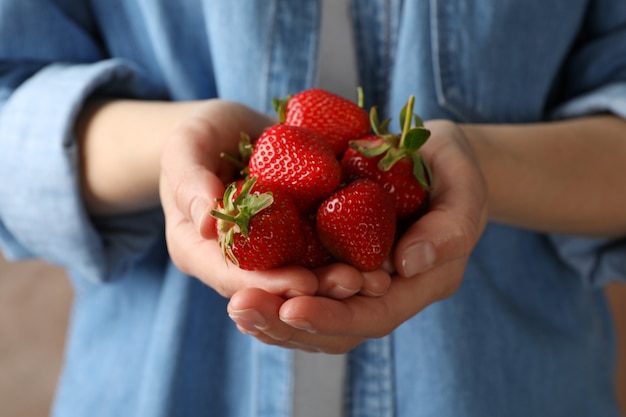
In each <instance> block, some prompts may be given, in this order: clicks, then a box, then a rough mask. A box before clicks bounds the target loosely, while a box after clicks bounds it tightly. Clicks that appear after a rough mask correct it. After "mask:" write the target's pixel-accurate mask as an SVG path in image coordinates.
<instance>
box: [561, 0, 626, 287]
mask: <svg viewBox="0 0 626 417" xmlns="http://www.w3.org/2000/svg"><path fill="white" fill-rule="evenodd" d="M591 3H592V4H593V7H591V8H590V10H589V13H588V19H587V22H586V24H585V28H584V31H583V33H582V38H581V39H582V40H581V42H580V45H579V47H577V48H575V51H574V53H573V54H572V57H571V59H570V60H569V61H568V63H567V66H566V68H565V73H564V79H563V86H564V87H563V90H564V96H565V100H564V101H563V102H562V103H560V105H559V106H558V107H557V108H556V109H555V111H554V112H553V114H552V116H553V117H554V118H555V119H565V118H572V117H580V116H585V115H591V114H602V113H604V114H606V113H610V114H614V115H616V116H619V117H622V118H625V119H626V2H624V1H623V0H599V1H594V2H591ZM624 140H626V132H624ZM607 152H610V149H607ZM625 162H626V161H625ZM618 192H619V191H618ZM623 192H626V188H625V189H624V190H623ZM550 239H551V241H552V242H553V244H554V246H555V248H556V251H557V253H558V254H559V256H560V257H561V258H562V259H563V261H564V262H565V263H567V264H568V265H569V266H571V267H572V268H574V269H575V270H576V271H577V272H578V273H579V274H580V276H581V277H582V279H583V281H584V282H585V284H587V285H590V286H594V287H596V286H602V285H605V284H607V283H609V282H612V281H626V237H623V238H614V239H608V238H607V239H602V238H584V237H576V236H564V235H552V236H550Z"/></svg>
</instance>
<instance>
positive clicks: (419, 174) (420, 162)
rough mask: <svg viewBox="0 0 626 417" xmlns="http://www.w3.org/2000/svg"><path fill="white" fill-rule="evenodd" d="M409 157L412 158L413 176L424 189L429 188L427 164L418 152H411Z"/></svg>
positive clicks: (429, 175) (429, 176)
mask: <svg viewBox="0 0 626 417" xmlns="http://www.w3.org/2000/svg"><path fill="white" fill-rule="evenodd" d="M411 159H412V160H413V176H414V177H415V179H416V180H417V182H418V183H419V185H420V186H421V187H422V188H423V189H424V190H426V191H428V190H430V178H431V174H430V168H429V167H428V164H427V163H426V161H424V159H423V158H422V155H420V153H419V152H413V153H412V154H411Z"/></svg>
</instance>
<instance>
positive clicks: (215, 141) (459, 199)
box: [159, 100, 487, 353]
mask: <svg viewBox="0 0 626 417" xmlns="http://www.w3.org/2000/svg"><path fill="white" fill-rule="evenodd" d="M273 123H275V120H273V119H271V118H268V117H267V116H264V115H262V114H259V113H257V112H255V111H253V110H251V109H249V108H247V107H245V106H243V105H241V104H237V103H233V102H227V101H222V100H210V101H207V102H203V103H202V104H200V105H199V106H198V108H197V109H196V110H195V111H194V112H193V113H192V114H191V115H190V116H189V117H188V118H187V119H186V120H185V121H184V122H183V123H182V124H181V125H180V126H179V127H178V128H177V129H176V131H175V132H174V133H173V134H172V135H171V137H170V138H169V139H168V141H167V142H166V144H165V147H164V150H163V153H162V160H161V177H160V182H159V184H160V196H161V203H162V206H163V210H164V213H165V217H166V237H167V243H168V248H169V251H170V255H171V258H172V260H173V262H174V263H175V264H176V265H177V266H178V267H179V268H180V269H181V270H182V271H183V272H185V273H187V274H189V275H193V276H195V277H197V278H198V279H200V280H202V281H203V282H205V283H206V284H207V285H209V286H211V287H212V288H214V289H215V290H216V291H218V292H219V293H220V294H221V295H223V296H224V297H227V298H229V299H230V302H229V304H228V313H229V315H230V317H231V318H232V319H233V321H234V322H235V323H236V325H237V327H238V328H239V329H240V330H241V331H242V332H244V333H248V334H251V335H253V336H254V337H256V338H257V339H259V340H260V341H262V342H265V343H268V344H272V345H280V346H283V347H287V348H298V349H302V350H307V351H320V352H326V353H344V352H347V351H349V350H350V349H352V348H354V347H355V346H357V345H358V344H359V343H361V342H362V341H364V340H366V339H368V338H372V337H382V336H385V335H387V334H389V333H391V332H392V331H393V330H394V329H395V328H396V327H398V326H399V325H400V324H402V323H403V322H405V321H406V320H408V319H410V318H411V317H413V316H414V315H415V314H417V313H418V312H419V311H421V310H422V309H424V308H425V307H427V306H428V305H429V304H431V303H433V302H435V301H438V300H441V299H443V298H445V297H448V296H450V295H451V294H452V293H454V291H455V290H456V289H457V288H458V286H459V285H460V283H461V280H462V276H463V272H464V269H465V265H466V263H467V260H468V258H469V255H470V253H471V250H472V249H473V247H474V245H475V244H476V242H477V240H478V238H479V236H480V234H481V233H482V230H483V228H484V226H485V223H486V219H487V209H486V185H485V182H484V179H483V177H482V174H481V171H480V169H479V167H478V163H477V159H476V157H475V155H474V153H473V150H472V148H471V146H470V144H469V142H468V140H467V138H466V137H465V135H464V134H463V131H462V129H461V128H460V127H459V126H457V125H455V124H454V123H451V122H447V121H432V122H429V123H427V127H428V128H429V129H430V130H431V132H432V135H431V138H430V139H429V141H428V142H427V143H426V145H425V146H424V147H423V148H422V152H423V155H424V158H426V160H427V161H428V163H429V164H430V167H431V169H432V171H433V176H434V184H433V192H432V194H431V205H430V210H429V212H428V213H427V214H426V215H424V216H423V217H422V218H421V219H420V220H419V221H418V222H416V223H415V224H413V225H412V226H411V227H410V228H409V229H408V230H407V231H406V233H405V234H404V235H403V236H402V237H401V239H400V240H399V241H398V243H397V245H396V247H395V248H394V251H393V253H392V255H391V256H390V259H389V261H388V262H387V265H386V266H385V268H384V269H381V270H378V271H374V272H368V273H362V272H360V271H358V270H356V269H355V268H352V267H350V266H348V265H345V264H339V263H338V264H334V265H330V266H327V267H324V268H320V269H317V270H307V269H305V268H302V267H297V266H286V267H282V268H277V269H274V270H271V271H244V270H241V269H239V268H237V267H235V266H234V265H232V264H231V265H229V264H227V263H226V262H225V261H224V259H223V257H222V252H221V250H220V248H219V246H218V244H217V241H216V239H215V238H216V232H215V230H214V219H213V218H212V217H211V216H210V215H209V214H208V213H209V211H210V210H211V209H212V208H214V207H215V199H216V198H219V197H221V196H222V195H223V191H224V187H225V185H224V184H225V183H228V182H229V181H230V179H231V178H232V177H233V174H234V172H233V168H232V167H231V166H230V165H229V163H228V162H226V161H224V160H222V158H221V157H220V153H221V152H231V153H234V152H236V150H237V143H238V140H239V135H240V132H241V131H245V132H247V133H249V134H250V135H251V136H252V137H255V136H258V135H259V134H260V133H261V132H262V130H263V129H264V128H265V127H267V126H269V125H270V124H273Z"/></svg>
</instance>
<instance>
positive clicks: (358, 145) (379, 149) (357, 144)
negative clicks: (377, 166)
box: [350, 137, 391, 158]
mask: <svg viewBox="0 0 626 417" xmlns="http://www.w3.org/2000/svg"><path fill="white" fill-rule="evenodd" d="M350 147H351V148H352V149H355V150H357V151H358V152H360V153H361V154H363V155H365V156H367V157H368V158H373V157H375V156H378V155H381V154H383V153H384V152H386V151H387V150H388V149H389V148H391V144H390V143H389V142H388V141H386V140H385V138H382V137H379V138H378V139H375V140H369V139H357V140H353V141H351V142H350Z"/></svg>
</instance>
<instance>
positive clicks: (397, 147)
mask: <svg viewBox="0 0 626 417" xmlns="http://www.w3.org/2000/svg"><path fill="white" fill-rule="evenodd" d="M371 118H372V126H373V127H374V131H375V132H376V134H375V135H368V136H366V137H364V138H362V139H359V140H356V141H352V142H351V143H350V148H349V149H348V150H346V152H345V154H344V156H343V158H342V160H341V169H342V175H343V179H344V181H351V180H354V179H356V178H369V179H371V180H373V181H375V182H377V183H378V184H380V185H382V186H383V188H384V189H385V190H387V191H388V192H389V193H390V194H391V195H392V196H393V198H394V202H395V207H396V215H397V217H398V219H399V220H401V219H405V218H407V217H409V216H411V215H413V214H415V213H419V212H420V211H421V209H422V208H423V207H424V206H425V203H426V201H427V198H428V192H429V190H430V171H429V170H428V166H427V165H426V163H425V162H424V161H423V159H422V157H421V155H420V152H419V148H420V147H421V146H422V145H423V144H424V143H425V142H426V140H427V139H428V137H429V136H430V131H428V130H427V129H425V128H424V126H423V123H422V121H421V120H420V119H419V118H418V117H417V116H415V115H414V114H413V97H411V98H410V99H409V103H408V104H407V106H406V107H405V108H404V109H403V111H402V114H401V125H402V133H401V135H394V134H389V133H387V132H386V126H387V124H388V121H385V122H384V124H383V125H381V124H379V123H378V117H377V115H376V109H375V108H373V109H372V113H371ZM412 121H414V123H415V126H414V127H411V123H412Z"/></svg>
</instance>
